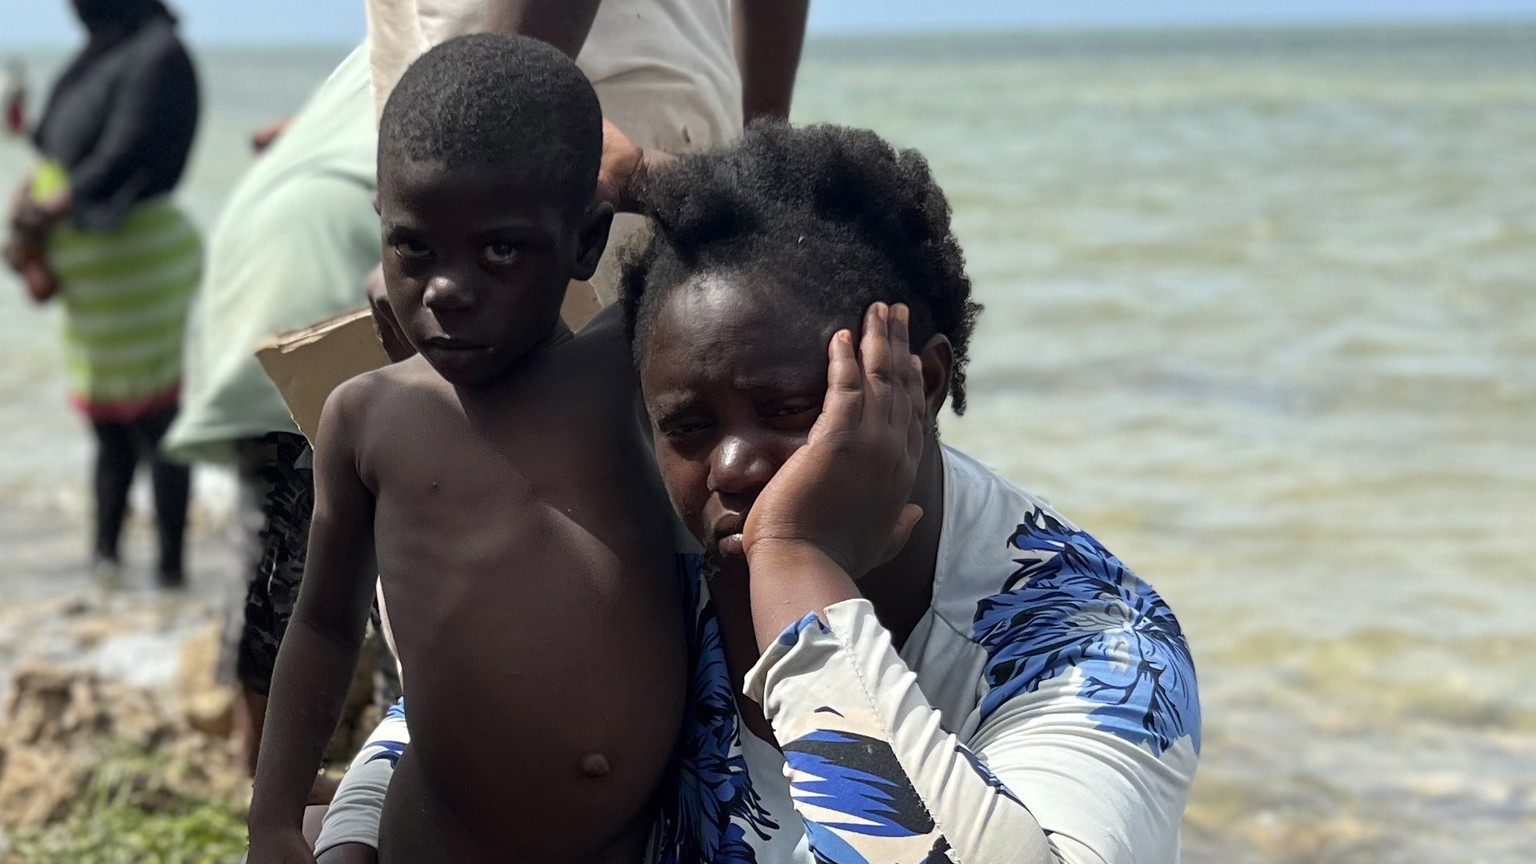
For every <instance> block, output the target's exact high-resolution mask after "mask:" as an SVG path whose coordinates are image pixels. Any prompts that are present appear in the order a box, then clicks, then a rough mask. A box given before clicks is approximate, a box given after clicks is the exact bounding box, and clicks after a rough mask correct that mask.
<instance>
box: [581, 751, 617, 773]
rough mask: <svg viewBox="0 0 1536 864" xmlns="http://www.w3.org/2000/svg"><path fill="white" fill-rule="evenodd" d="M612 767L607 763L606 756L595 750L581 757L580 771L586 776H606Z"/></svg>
mask: <svg viewBox="0 0 1536 864" xmlns="http://www.w3.org/2000/svg"><path fill="white" fill-rule="evenodd" d="M612 770H613V769H612V768H611V767H609V765H608V757H607V756H604V755H603V754H601V753H598V752H596V751H594V752H591V753H588V754H587V755H585V756H583V757H581V773H583V774H585V775H587V776H588V777H607V776H608V773H609V772H610V771H612Z"/></svg>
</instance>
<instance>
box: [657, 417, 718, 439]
mask: <svg viewBox="0 0 1536 864" xmlns="http://www.w3.org/2000/svg"><path fill="white" fill-rule="evenodd" d="M656 428H657V430H658V431H660V432H661V434H662V436H663V437H665V438H674V439H675V438H687V437H688V436H689V435H696V434H698V433H700V432H703V431H704V430H705V429H708V428H709V421H708V420H705V419H703V418H686V419H678V420H667V421H665V422H663V423H658V424H657V427H656Z"/></svg>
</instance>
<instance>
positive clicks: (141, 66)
mask: <svg viewBox="0 0 1536 864" xmlns="http://www.w3.org/2000/svg"><path fill="white" fill-rule="evenodd" d="M72 2H73V5H74V8H75V12H76V14H77V15H78V16H79V18H80V21H81V23H82V24H84V25H85V29H86V32H87V34H88V36H89V39H88V41H87V42H86V45H85V48H84V50H82V51H81V52H80V54H79V55H78V56H76V57H75V58H74V59H73V60H72V61H71V62H70V64H69V65H68V67H66V68H65V70H64V73H63V75H61V76H60V77H59V80H58V82H57V83H56V84H55V85H54V87H53V92H52V93H51V94H50V96H49V98H48V103H47V106H46V108H45V109H44V112H43V117H42V120H41V121H40V122H39V123H38V126H37V130H36V132H35V134H34V136H33V144H34V145H35V146H36V147H37V150H38V153H39V155H40V157H41V159H40V161H39V164H38V167H37V169H36V171H35V172H34V173H33V174H32V175H31V177H29V178H28V180H27V182H26V183H25V184H23V187H22V188H21V189H20V190H18V193H17V195H16V197H15V202H14V205H13V213H12V216H11V231H12V237H11V240H10V242H9V244H8V245H7V248H6V256H5V257H6V260H7V262H8V263H10V264H11V266H12V267H13V268H15V269H16V270H17V271H18V272H19V273H21V275H22V277H23V280H24V281H25V283H26V285H27V288H28V290H29V292H30V293H31V294H32V296H33V297H34V299H36V300H38V301H40V302H41V301H46V300H48V299H50V298H51V297H53V296H55V295H57V296H58V297H59V298H60V300H61V302H62V303H63V305H64V307H65V316H64V318H65V327H64V341H65V347H66V351H67V355H68V359H69V383H70V389H71V396H72V399H73V402H74V404H75V406H76V407H77V408H78V409H79V410H80V411H81V413H83V414H84V415H85V416H86V418H87V419H88V420H89V421H90V423H91V426H92V429H93V430H94V431H95V433H96V436H97V439H98V443H99V447H98V451H97V462H96V478H95V487H96V488H95V492H96V542H95V557H96V560H97V564H98V568H99V569H100V570H101V571H102V572H103V573H104V574H105V575H112V574H115V573H116V570H117V562H118V541H119V537H120V535H121V532H122V526H123V521H124V518H125V516H126V514H127V509H128V489H129V487H130V486H131V485H132V483H133V475H134V472H135V470H136V469H137V466H138V464H139V463H141V462H150V463H151V464H152V466H153V472H152V473H153V480H154V490H155V510H156V515H157V517H158V522H159V528H160V538H159V539H160V563H159V577H160V581H161V583H162V584H165V585H179V584H181V582H182V578H183V577H182V545H183V543H182V535H183V532H184V528H185V524H186V513H187V503H188V497H189V489H190V474H189V471H188V469H187V468H186V467H184V466H180V465H176V464H174V463H171V462H169V461H167V460H165V459H164V458H162V456H161V455H160V439H161V438H162V437H163V436H164V434H165V431H166V429H167V428H169V426H170V424H171V421H172V420H173V419H174V418H175V416H176V408H177V403H178V401H179V393H180V387H181V337H182V332H183V330H184V329H185V323H186V318H187V309H188V307H189V305H190V302H191V297H192V293H193V291H194V290H195V289H196V286H197V282H198V278H199V276H200V271H201V263H202V244H201V241H200V240H199V238H198V235H197V232H196V230H195V229H194V228H193V226H192V223H191V222H190V221H189V220H188V219H187V218H186V217H185V216H184V215H183V214H182V212H181V211H180V210H179V209H178V208H177V207H176V206H175V205H174V204H172V203H171V202H170V200H169V195H170V193H171V191H172V190H173V189H174V188H175V187H176V184H177V183H178V182H179V181H180V179H181V176H182V172H183V171H184V170H185V169H186V165H187V157H188V154H189V153H190V152H191V149H192V139H193V136H194V134H195V132H196V129H197V119H198V87H197V77H196V74H195V72H194V70H193V66H192V58H191V56H190V55H189V54H188V53H187V50H186V48H185V46H183V45H182V43H181V40H180V38H179V37H178V36H177V33H176V19H175V17H174V16H173V15H172V14H171V13H170V11H169V10H167V9H166V7H165V6H164V5H163V4H162V3H161V2H160V0H72Z"/></svg>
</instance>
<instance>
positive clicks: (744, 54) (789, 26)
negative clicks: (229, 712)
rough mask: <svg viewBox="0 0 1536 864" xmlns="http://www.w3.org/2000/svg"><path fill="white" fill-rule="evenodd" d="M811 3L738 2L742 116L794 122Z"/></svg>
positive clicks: (748, 119) (790, 0) (749, 120)
mask: <svg viewBox="0 0 1536 864" xmlns="http://www.w3.org/2000/svg"><path fill="white" fill-rule="evenodd" d="M810 8H811V3H810V0H736V2H735V15H733V16H732V17H733V18H734V19H735V24H736V64H737V66H739V67H740V68H741V107H742V116H743V118H744V119H745V121H746V122H747V124H748V125H750V124H751V123H752V121H753V120H757V119H759V118H762V117H776V118H778V119H780V120H788V119H789V103H790V101H791V99H792V98H793V96H794V93H795V73H796V72H797V71H798V70H799V68H800V48H801V46H802V45H804V43H805V18H806V15H807V13H808V12H809V11H810Z"/></svg>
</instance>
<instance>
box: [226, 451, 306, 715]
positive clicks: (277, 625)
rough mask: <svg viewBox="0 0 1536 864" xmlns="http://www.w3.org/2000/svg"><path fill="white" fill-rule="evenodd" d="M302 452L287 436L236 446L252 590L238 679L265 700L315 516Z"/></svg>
mask: <svg viewBox="0 0 1536 864" xmlns="http://www.w3.org/2000/svg"><path fill="white" fill-rule="evenodd" d="M307 449H308V443H307V442H306V441H305V440H304V436H302V435H296V434H293V433H288V432H273V433H270V434H267V435H263V436H262V437H260V438H250V439H246V440H243V441H240V442H238V444H237V446H236V452H237V454H238V465H239V472H240V487H241V488H240V492H241V514H240V521H241V528H242V529H243V531H244V533H245V535H246V537H247V543H246V550H247V551H246V558H245V564H246V572H247V573H248V574H250V576H249V578H250V587H249V588H248V589H247V591H246V595H245V623H244V626H243V627H242V629H241V632H240V642H239V648H238V653H237V655H236V660H235V674H236V675H237V676H238V677H239V679H240V682H241V683H242V684H245V685H246V686H248V687H250V688H251V689H252V690H255V691H256V692H258V693H262V694H266V693H268V692H269V691H270V690H271V689H272V667H273V665H274V664H275V663H276V662H277V648H278V646H279V645H280V644H282V641H283V632H284V631H285V630H287V628H288V619H289V618H290V617H292V616H293V604H294V601H296V600H297V599H298V597H299V580H300V579H301V578H302V577H303V576H304V556H305V553H306V552H307V551H308V548H309V521H310V518H311V516H313V514H314V509H315V475H314V472H313V471H311V470H309V468H307V467H304V468H301V467H299V465H298V463H299V459H300V457H302V456H304V454H305V451H306V450H307ZM306 464H307V460H306Z"/></svg>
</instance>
